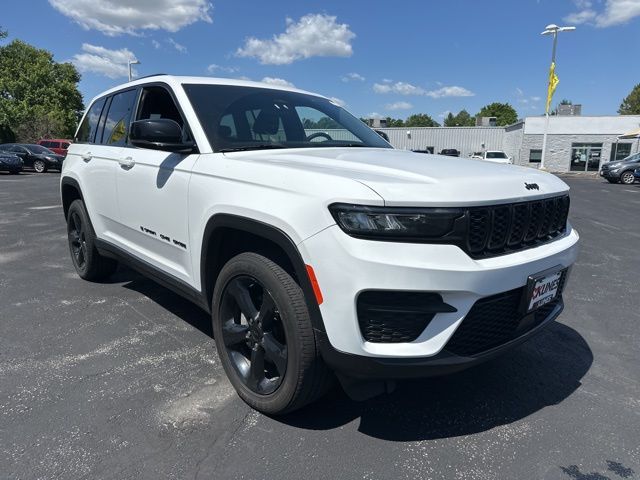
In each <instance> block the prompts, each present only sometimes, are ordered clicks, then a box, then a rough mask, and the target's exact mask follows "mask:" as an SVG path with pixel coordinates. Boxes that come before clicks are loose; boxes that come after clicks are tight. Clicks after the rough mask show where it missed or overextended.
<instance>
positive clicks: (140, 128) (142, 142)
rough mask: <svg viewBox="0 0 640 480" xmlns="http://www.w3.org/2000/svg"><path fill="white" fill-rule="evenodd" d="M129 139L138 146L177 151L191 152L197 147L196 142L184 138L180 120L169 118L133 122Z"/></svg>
mask: <svg viewBox="0 0 640 480" xmlns="http://www.w3.org/2000/svg"><path fill="white" fill-rule="evenodd" d="M129 141H130V142H131V143H132V144H133V145H135V146H136V147H140V148H150V149H153V150H165V151H167V152H175V153H191V152H193V150H194V148H195V143H193V142H185V141H184V140H183V139H182V127H180V125H179V124H178V122H176V121H175V120H171V119H168V118H156V119H147V120H138V121H136V122H133V123H132V124H131V130H130V131H129Z"/></svg>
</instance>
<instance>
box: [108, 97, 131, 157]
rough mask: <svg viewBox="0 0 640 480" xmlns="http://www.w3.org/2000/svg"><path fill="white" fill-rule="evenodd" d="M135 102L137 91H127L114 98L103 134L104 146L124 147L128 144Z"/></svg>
mask: <svg viewBox="0 0 640 480" xmlns="http://www.w3.org/2000/svg"><path fill="white" fill-rule="evenodd" d="M135 101H136V90H127V91H126V92H121V93H116V94H115V95H114V96H113V98H112V100H111V105H109V112H108V113H107V119H106V121H105V124H104V132H103V133H102V144H103V145H112V146H122V145H125V144H126V143H127V135H128V133H129V122H130V120H131V112H132V111H133V107H134V104H135Z"/></svg>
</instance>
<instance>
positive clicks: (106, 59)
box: [72, 43, 136, 78]
mask: <svg viewBox="0 0 640 480" xmlns="http://www.w3.org/2000/svg"><path fill="white" fill-rule="evenodd" d="M82 50H83V53H77V54H75V55H74V56H73V60H72V63H73V64H74V65H75V66H76V67H77V68H78V70H80V72H91V73H97V74H99V75H104V76H106V77H109V78H121V77H127V76H128V62H129V61H135V60H136V56H135V55H134V54H133V52H132V51H130V50H129V49H127V48H122V49H120V50H109V49H108V48H104V47H100V46H97V45H91V44H89V43H83V44H82ZM134 73H135V70H134Z"/></svg>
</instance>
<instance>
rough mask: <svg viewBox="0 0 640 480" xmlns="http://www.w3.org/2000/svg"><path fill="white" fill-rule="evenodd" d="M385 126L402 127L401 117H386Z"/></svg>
mask: <svg viewBox="0 0 640 480" xmlns="http://www.w3.org/2000/svg"><path fill="white" fill-rule="evenodd" d="M387 127H404V120H402V119H401V118H391V117H387Z"/></svg>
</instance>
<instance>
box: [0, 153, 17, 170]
mask: <svg viewBox="0 0 640 480" xmlns="http://www.w3.org/2000/svg"><path fill="white" fill-rule="evenodd" d="M0 171H2V172H9V173H13V174H15V175H17V174H18V173H20V172H21V171H22V159H21V158H20V157H19V156H17V155H13V154H11V153H7V152H0Z"/></svg>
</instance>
